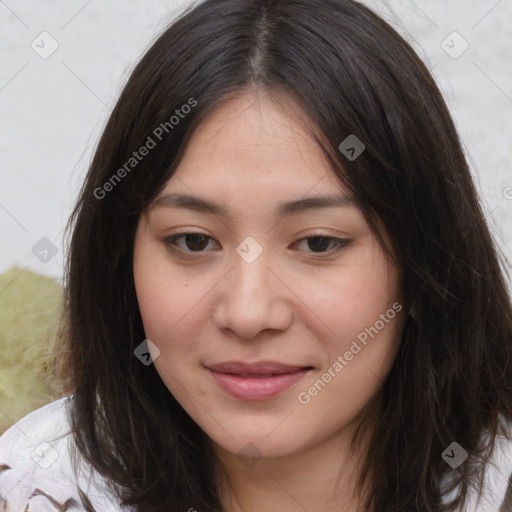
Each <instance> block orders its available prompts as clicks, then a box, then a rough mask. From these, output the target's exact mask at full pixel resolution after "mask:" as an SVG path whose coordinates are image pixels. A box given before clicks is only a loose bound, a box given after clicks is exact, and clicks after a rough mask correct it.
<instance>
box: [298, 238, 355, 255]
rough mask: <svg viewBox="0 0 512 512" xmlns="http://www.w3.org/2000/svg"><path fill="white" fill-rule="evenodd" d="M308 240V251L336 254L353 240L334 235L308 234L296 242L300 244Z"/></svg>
mask: <svg viewBox="0 0 512 512" xmlns="http://www.w3.org/2000/svg"><path fill="white" fill-rule="evenodd" d="M306 241H307V249H305V250H306V252H310V253H317V254H323V253H329V254H336V253H338V252H339V251H341V250H343V249H344V248H345V247H347V246H348V245H349V244H350V242H351V240H345V239H342V238H336V237H332V236H308V237H305V238H302V239H301V240H298V241H297V242H296V244H298V245H300V244H301V243H303V242H306Z"/></svg>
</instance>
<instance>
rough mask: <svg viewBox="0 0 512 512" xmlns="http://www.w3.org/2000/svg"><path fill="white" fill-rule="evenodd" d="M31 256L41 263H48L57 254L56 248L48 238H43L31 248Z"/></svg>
mask: <svg viewBox="0 0 512 512" xmlns="http://www.w3.org/2000/svg"><path fill="white" fill-rule="evenodd" d="M32 254H33V255H34V256H35V257H36V258H37V259H38V260H39V261H40V262H41V263H48V262H49V261H50V260H51V259H52V258H53V257H54V256H55V255H56V254H57V246H56V245H55V244H54V243H53V242H52V241H51V240H50V239H49V238H47V237H45V236H43V238H41V239H40V240H39V241H38V242H36V244H35V245H34V246H33V247H32Z"/></svg>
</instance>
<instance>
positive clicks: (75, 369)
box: [0, 0, 512, 512]
mask: <svg viewBox="0 0 512 512" xmlns="http://www.w3.org/2000/svg"><path fill="white" fill-rule="evenodd" d="M69 227H70V229H72V236H71V242H70V248H69V258H68V267H67V273H66V304H67V309H66V315H65V318H64V320H63V329H62V337H63V350H62V357H61V363H62V365H61V366H62V371H63V373H64V375H65V376H66V377H67V378H68V388H67V395H68V396H66V397H64V398H62V399H60V400H58V401H56V402H53V403H52V404H49V405H47V406H46V407H44V408H42V409H40V410H38V411H35V412H34V413H32V414H31V415H29V416H27V417H26V418H25V419H24V420H22V421H21V422H19V423H18V424H17V427H12V428H11V429H10V430H9V431H8V432H7V433H6V434H4V436H3V437H2V440H1V442H0V464H3V465H2V468H1V469H2V473H1V474H0V485H1V489H2V495H3V496H4V498H3V499H4V502H5V503H6V504H7V510H21V509H22V508H23V507H24V506H25V505H26V504H27V503H29V505H30V506H32V507H35V508H33V510H43V508H39V507H44V506H49V505H48V504H53V505H51V506H55V507H57V506H61V507H63V508H62V509H64V510H65V509H66V508H65V507H66V506H67V507H68V508H71V506H75V507H82V508H83V510H96V511H100V510H101V511H102V510H114V509H115V510H140V511H163V510H173V511H174V510H176V511H189V512H191V511H193V510H197V511H212V512H213V511H220V510H222V511H225V512H233V511H241V510H243V511H244V512H247V511H253V510H262V509H263V510H279V511H285V512H286V511H292V510H293V511H295V510H324V511H331V510H333V511H334V510H337V511H339V510H343V511H345V512H353V511H363V510H364V511H368V512H369V511H373V512H382V511H386V512H391V511H393V512H394V511H397V512H398V511H408V512H409V511H455V510H460V511H462V510H476V511H478V512H484V511H485V512H488V511H495V510H496V511H497V510H501V512H503V511H504V510H506V509H507V508H506V507H507V506H508V507H509V505H507V499H508V498H506V497H505V494H506V488H507V484H508V475H509V474H510V473H511V472H512V461H511V460H510V452H511V444H510V431H509V427H510V422H511V421H512V375H511V371H512V370H511V366H510V365H509V364H508V361H509V360H510V358H511V357H512V351H511V343H512V342H511V340H512V324H511V321H512V320H511V319H512V315H511V304H510V298H509V296H508V294H507V290H506V286H505V282H504V277H503V271H502V269H501V267H500V263H499V261H498V258H497V255H496V249H495V247H494V246H493V243H492V239H491V237H490V234H489V231H488V228H487V226H486V224H485V221H484V217H483V215H482V211H481V208H480V206H479V203H478V200H477V196H476V193H475V189H474V186H473V183H472V181H471V177H470V173H469V170H468V166H467V163H466V161H465V158H464V155H463V153H462V151H461V147H460V142H459V139H458V137H457V134H456V131H455V129H454V126H453V122H452V120H451V118H450V116H449V113H448V111H447V108H446V105H445V103H444V101H443V99H442V97H441V95H440V93H439V91H438V89H437V87H436V85H435V83H434V81H433V79H432V77H431V76H430V74H429V72H428V70H427V69H426V68H425V66H424V65H423V63H422V62H421V60H420V59H419V58H418V56H417V55H416V54H415V53H414V52H413V50H412V49H411V48H410V46H409V45H408V44H407V43H406V42H405V41H404V40H403V39H402V38H401V37H400V36H399V35H398V34H397V33H396V32H395V31H394V30H393V29H392V28H390V27H389V26H388V25H387V24H386V23H385V22H384V21H382V20H381V19H380V18H379V17H377V16H376V15H375V14H373V13H372V12H371V11H370V10H368V9H367V8H365V7H364V6H362V5H360V4H358V3H356V2H353V1H349V0H327V1H326V0H281V1H278V0H275V1H271V0H267V1H264V0H237V1H233V0H206V1H203V2H201V3H199V4H198V5H196V6H195V7H194V8H191V9H189V11H187V12H186V13H185V14H184V15H183V16H181V17H180V18H179V19H178V20H176V21H174V22H173V23H172V25H171V26H170V27H169V28H168V29H167V30H166V31H165V32H164V33H163V34H162V35H161V36H160V37H159V38H158V40H157V41H156V42H155V43H154V44H153V46H152V47H151V48H150V49H149V50H148V52H147V53H146V54H145V55H144V57H143V58H142V60H141V61H140V62H139V63H138V65H137V66H136V68H135V70H134V71H133V73H132V75H131V77H130V79H129V81H128V83H127V84H126V86H125V88H124V90H123V92H122V94H121V96H120V98H119V100H118V102H117V104H116V106H115V108H114V110H113V112H112V114H111V116H110V119H109V121H108V123H107V126H106V127H105V130H104V132H103V135H102V137H101V140H100V142H99V145H98V147H97V150H96V153H95V156H94V159H93V162H92V164H91V166H90V169H89V172H88V174H87V177H86V180H85V183H84V186H83V188H82V191H81V195H80V198H79V200H78V203H77V205H76V208H75V210H74V212H73V215H72V218H71V219H70V224H69ZM24 475H25V477H26V478H25V477H24ZM27 475H29V476H27ZM9 507H10V508H9ZM500 507H501V509H500ZM28 510H31V509H30V508H29V509H28ZM44 510H46V508H45V509H44Z"/></svg>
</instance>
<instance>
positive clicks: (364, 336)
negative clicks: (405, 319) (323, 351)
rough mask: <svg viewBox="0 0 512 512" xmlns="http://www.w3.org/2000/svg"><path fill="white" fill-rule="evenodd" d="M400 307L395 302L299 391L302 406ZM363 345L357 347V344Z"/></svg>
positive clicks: (298, 396)
mask: <svg viewBox="0 0 512 512" xmlns="http://www.w3.org/2000/svg"><path fill="white" fill-rule="evenodd" d="M402 309H403V308H402V305H401V304H400V303H398V302H395V303H394V304H393V305H392V306H391V307H390V308H389V309H388V310H387V311H386V313H383V314H381V315H380V318H379V320H377V321H376V322H375V323H374V324H373V325H372V326H371V327H366V328H365V329H364V330H363V331H361V332H360V333H359V334H358V335H357V340H353V341H352V344H351V345H350V349H349V350H347V351H346V352H345V353H344V354H343V355H339V356H338V357H337V359H336V361H335V362H334V363H333V364H332V365H331V366H330V367H329V368H328V369H327V370H326V371H325V372H324V373H323V374H322V376H321V378H319V379H318V380H317V381H315V383H314V384H313V385H312V386H311V387H310V388H309V389H308V390H307V391H301V392H300V393H299V394H298V395H297V399H298V400H299V402H300V403H301V404H303V405H307V404H309V403H310V402H311V400H312V399H313V398H314V397H315V396H317V395H318V393H320V392H321V391H322V390H323V389H324V388H325V386H326V385H327V384H328V383H329V382H331V381H332V380H333V379H334V378H335V377H336V376H337V375H338V374H339V373H340V372H341V371H342V370H343V368H345V366H347V365H348V363H349V362H350V361H351V360H352V359H353V358H354V356H356V355H357V354H359V352H361V350H362V349H363V348H364V347H366V345H367V344H368V341H369V340H368V337H370V338H372V339H373V338H374V337H375V336H377V334H379V332H380V331H382V329H384V327H385V326H386V324H388V323H389V322H390V321H391V320H392V319H393V318H395V316H396V314H397V313H399V312H400V311H402ZM358 341H359V343H361V344H362V345H363V347H361V345H359V343H358Z"/></svg>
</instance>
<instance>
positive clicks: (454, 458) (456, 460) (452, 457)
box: [441, 441, 468, 469]
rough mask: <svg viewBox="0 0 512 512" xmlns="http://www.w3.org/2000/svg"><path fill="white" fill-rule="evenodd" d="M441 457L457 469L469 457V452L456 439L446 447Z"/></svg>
mask: <svg viewBox="0 0 512 512" xmlns="http://www.w3.org/2000/svg"><path fill="white" fill-rule="evenodd" d="M441 457H442V458H443V459H444V460H445V461H446V462H447V463H448V464H449V465H450V466H451V467H452V468H453V469H457V468H458V467H459V466H460V465H461V464H462V463H463V462H464V461H465V460H466V459H467V458H468V452H467V451H466V450H464V448H462V446H461V445H460V444H459V443H456V442H455V441H454V442H453V443H452V444H451V445H450V446H448V448H446V450H445V451H444V452H443V453H442V454H441Z"/></svg>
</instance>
